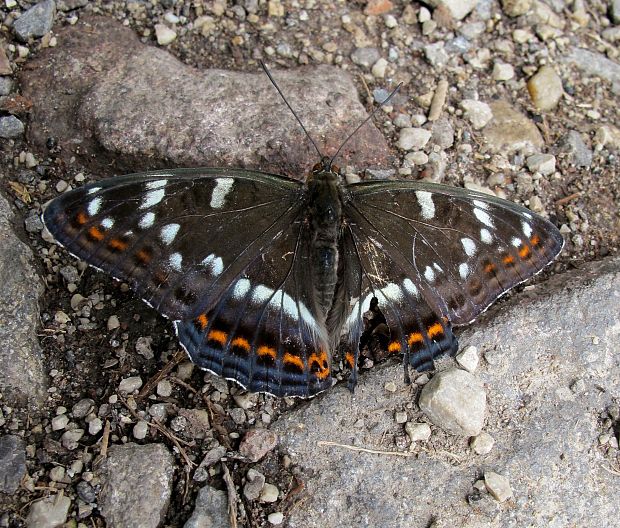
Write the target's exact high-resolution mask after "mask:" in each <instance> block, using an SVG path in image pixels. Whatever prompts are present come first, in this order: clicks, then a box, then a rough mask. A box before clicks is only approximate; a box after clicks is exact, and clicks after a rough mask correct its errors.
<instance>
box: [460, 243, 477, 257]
mask: <svg viewBox="0 0 620 528" xmlns="http://www.w3.org/2000/svg"><path fill="white" fill-rule="evenodd" d="M461 244H463V249H464V250H465V254H466V255H467V256H468V257H473V256H474V255H475V254H476V243H475V242H474V241H473V240H472V239H471V238H461Z"/></svg>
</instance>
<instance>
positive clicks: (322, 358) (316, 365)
mask: <svg viewBox="0 0 620 528" xmlns="http://www.w3.org/2000/svg"><path fill="white" fill-rule="evenodd" d="M308 363H309V364H310V368H311V369H312V370H313V371H314V373H315V375H316V377H317V378H319V379H325V378H327V376H329V366H328V364H327V352H325V350H320V351H319V353H318V354H317V353H316V352H314V353H312V354H310V357H309V358H308Z"/></svg>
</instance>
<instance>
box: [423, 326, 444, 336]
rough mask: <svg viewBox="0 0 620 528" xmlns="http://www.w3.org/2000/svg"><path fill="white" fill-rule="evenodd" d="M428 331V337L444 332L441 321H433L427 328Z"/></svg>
mask: <svg viewBox="0 0 620 528" xmlns="http://www.w3.org/2000/svg"><path fill="white" fill-rule="evenodd" d="M426 331H427V333H428V337H430V338H431V339H433V338H434V337H436V336H438V335H441V334H443V326H441V323H433V324H432V325H431V326H429V327H428V328H427V329H426Z"/></svg>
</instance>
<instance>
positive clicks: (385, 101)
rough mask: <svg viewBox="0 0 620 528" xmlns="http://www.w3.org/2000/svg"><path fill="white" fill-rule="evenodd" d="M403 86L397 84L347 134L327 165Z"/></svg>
mask: <svg viewBox="0 0 620 528" xmlns="http://www.w3.org/2000/svg"><path fill="white" fill-rule="evenodd" d="M402 85H403V83H398V86H397V87H396V88H394V90H393V91H392V93H391V94H390V95H388V96H387V97H386V98H385V99H384V100H383V101H382V102H380V103H379V106H377V107H375V109H374V110H373V111H372V112H371V114H370V115H369V116H368V117H367V118H366V119H364V121H362V122H361V123H360V124H359V125H358V127H357V128H356V129H355V130H354V131H353V132H351V134H349V137H347V139H345V140H344V141H343V142H342V144H341V145H340V148H339V149H338V150H337V151H336V154H334V155H333V157H332V159H330V160H329V165H330V167H331V165H332V163H333V162H334V160H335V159H336V158H337V157H338V155H339V154H340V151H341V150H342V149H343V147H344V146H345V145H346V144H347V143H348V142H349V140H350V139H351V138H352V137H353V136H354V135H355V134H357V131H358V130H359V129H360V128H362V127H363V126H364V125H365V124H366V123H368V121H370V120H371V119H372V116H374V115H375V114H376V113H377V110H379V108H381V107H382V106H384V105H386V104H387V103H388V102H389V101H390V99H392V97H394V96H395V95H396V92H398V90H400V87H401V86H402Z"/></svg>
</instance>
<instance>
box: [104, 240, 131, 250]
mask: <svg viewBox="0 0 620 528" xmlns="http://www.w3.org/2000/svg"><path fill="white" fill-rule="evenodd" d="M127 245H128V244H127V242H125V241H124V240H121V239H120V238H113V239H111V240H110V241H109V242H108V246H110V247H111V248H112V249H116V250H117V251H125V250H126V249H127Z"/></svg>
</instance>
